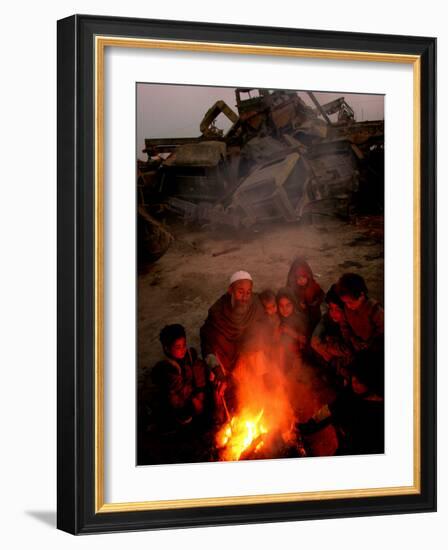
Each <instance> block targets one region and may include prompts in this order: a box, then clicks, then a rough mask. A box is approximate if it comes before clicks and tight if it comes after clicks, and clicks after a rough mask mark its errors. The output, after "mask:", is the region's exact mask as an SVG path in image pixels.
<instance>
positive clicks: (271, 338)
mask: <svg viewBox="0 0 448 550" xmlns="http://www.w3.org/2000/svg"><path fill="white" fill-rule="evenodd" d="M259 298H260V302H261V304H262V306H263V308H264V311H265V313H266V319H267V322H266V331H265V332H266V333H267V340H268V343H269V344H268V345H269V347H270V348H273V349H275V348H276V347H278V343H279V340H280V323H281V321H280V315H279V312H278V306H277V297H276V295H275V292H274V291H272V290H264V291H263V292H261V293H260V294H259Z"/></svg>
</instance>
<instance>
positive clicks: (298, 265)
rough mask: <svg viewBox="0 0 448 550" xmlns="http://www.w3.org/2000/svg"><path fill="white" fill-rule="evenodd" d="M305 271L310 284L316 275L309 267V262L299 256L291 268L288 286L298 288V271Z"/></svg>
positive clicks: (287, 281)
mask: <svg viewBox="0 0 448 550" xmlns="http://www.w3.org/2000/svg"><path fill="white" fill-rule="evenodd" d="M299 269H300V270H301V271H303V273H304V274H305V275H306V276H307V277H308V279H309V283H310V282H311V281H314V275H313V272H312V271H311V267H310V266H309V264H308V262H307V261H306V260H305V258H304V257H303V256H298V257H297V258H296V259H295V260H294V261H293V262H292V265H291V267H290V268H289V273H288V277H287V278H286V285H287V286H289V287H291V288H295V287H296V286H297V283H296V280H297V271H299Z"/></svg>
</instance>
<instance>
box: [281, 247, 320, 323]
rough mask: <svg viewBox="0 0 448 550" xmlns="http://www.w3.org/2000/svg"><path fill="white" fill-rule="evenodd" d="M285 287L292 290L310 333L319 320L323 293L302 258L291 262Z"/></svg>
mask: <svg viewBox="0 0 448 550" xmlns="http://www.w3.org/2000/svg"><path fill="white" fill-rule="evenodd" d="M286 286H287V287H289V288H290V289H291V290H292V292H293V293H294V297H295V299H296V302H297V305H298V307H299V308H300V310H301V311H302V312H303V313H305V314H306V316H307V318H308V325H309V330H310V331H311V332H312V331H313V330H314V328H315V327H316V325H317V323H318V322H319V320H320V317H321V312H320V305H321V303H322V301H323V299H324V296H325V293H324V291H323V290H322V288H321V287H320V285H319V283H317V282H316V281H315V279H314V275H313V272H312V270H311V267H310V266H309V264H308V262H307V261H306V260H305V259H304V258H303V257H298V258H296V259H295V260H294V261H293V263H292V265H291V267H290V269H289V273H288V277H287V279H286Z"/></svg>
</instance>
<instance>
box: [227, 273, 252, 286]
mask: <svg viewBox="0 0 448 550" xmlns="http://www.w3.org/2000/svg"><path fill="white" fill-rule="evenodd" d="M244 280H246V281H252V277H251V276H250V273H248V272H247V271H235V273H234V274H233V275H232V276H231V277H230V284H231V285H233V283H236V281H244Z"/></svg>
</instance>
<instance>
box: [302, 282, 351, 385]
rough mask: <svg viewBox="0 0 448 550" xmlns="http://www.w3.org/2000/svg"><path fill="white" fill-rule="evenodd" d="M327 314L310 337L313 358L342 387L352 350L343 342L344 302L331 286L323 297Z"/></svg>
mask: <svg viewBox="0 0 448 550" xmlns="http://www.w3.org/2000/svg"><path fill="white" fill-rule="evenodd" d="M325 302H326V305H327V308H328V309H327V312H326V313H325V314H324V315H323V316H322V318H321V320H320V321H319V323H318V325H317V326H316V328H315V329H314V332H313V335H312V337H311V349H312V351H313V352H314V358H315V359H317V361H318V362H319V363H320V364H323V365H325V366H329V367H330V368H331V371H328V372H327V375H329V376H330V377H331V378H334V381H335V382H336V383H342V385H344V384H345V383H346V380H347V374H346V367H347V366H348V365H349V364H350V363H351V362H352V361H353V348H352V346H351V344H350V342H346V341H345V340H344V336H343V331H344V333H345V334H346V324H347V321H346V319H345V314H344V302H342V300H341V298H340V297H339V295H338V293H337V292H336V285H332V286H331V287H330V289H329V291H328V292H327V294H326V295H325Z"/></svg>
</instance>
